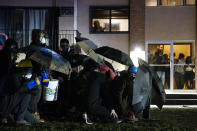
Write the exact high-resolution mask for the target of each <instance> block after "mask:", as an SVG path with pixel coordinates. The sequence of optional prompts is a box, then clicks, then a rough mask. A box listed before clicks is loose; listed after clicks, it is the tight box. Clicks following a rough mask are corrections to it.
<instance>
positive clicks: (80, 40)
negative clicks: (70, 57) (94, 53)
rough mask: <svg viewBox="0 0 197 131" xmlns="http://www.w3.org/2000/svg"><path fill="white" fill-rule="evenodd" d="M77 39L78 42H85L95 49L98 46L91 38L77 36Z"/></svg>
mask: <svg viewBox="0 0 197 131" xmlns="http://www.w3.org/2000/svg"><path fill="white" fill-rule="evenodd" d="M75 39H76V42H84V43H85V44H87V45H88V46H89V47H90V48H91V49H93V50H94V49H96V48H97V45H96V44H95V43H94V42H93V41H91V40H89V39H88V38H84V37H76V38H75Z"/></svg>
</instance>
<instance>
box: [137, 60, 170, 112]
mask: <svg viewBox="0 0 197 131" xmlns="http://www.w3.org/2000/svg"><path fill="white" fill-rule="evenodd" d="M138 62H139V66H141V68H143V69H144V70H148V72H149V73H150V74H151V77H152V99H151V103H152V104H155V105H157V106H158V107H159V108H160V109H161V108H162V106H163V104H164V103H165V100H166V93H165V90H164V86H163V84H162V80H161V79H160V78H159V76H158V75H157V73H156V72H155V71H154V70H153V68H152V67H151V66H149V65H148V63H147V62H145V61H144V60H142V59H140V58H139V59H138Z"/></svg>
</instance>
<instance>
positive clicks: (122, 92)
mask: <svg viewBox="0 0 197 131" xmlns="http://www.w3.org/2000/svg"><path fill="white" fill-rule="evenodd" d="M133 80H134V77H132V76H130V75H129V73H127V72H122V73H121V75H120V76H117V77H115V79H114V80H113V81H112V84H111V88H112V89H111V90H112V94H113V99H114V103H115V104H116V111H117V113H118V114H120V115H121V116H128V114H129V112H132V111H131V110H132V96H133Z"/></svg>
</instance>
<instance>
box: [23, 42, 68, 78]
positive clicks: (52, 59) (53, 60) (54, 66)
mask: <svg viewBox="0 0 197 131" xmlns="http://www.w3.org/2000/svg"><path fill="white" fill-rule="evenodd" d="M27 53H30V56H29V58H30V59H31V60H33V61H35V62H37V63H39V64H41V65H43V66H45V67H46V68H49V69H50V70H54V71H58V72H61V73H64V74H67V75H68V74H70V73H71V71H72V69H71V65H70V63H69V62H68V61H67V60H66V59H64V58H63V57H62V56H61V55H60V54H58V53H56V52H54V51H52V50H50V49H47V48H44V47H41V46H33V45H32V46H29V47H28V52H27Z"/></svg>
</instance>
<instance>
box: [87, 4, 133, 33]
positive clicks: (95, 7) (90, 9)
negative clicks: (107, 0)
mask: <svg viewBox="0 0 197 131" xmlns="http://www.w3.org/2000/svg"><path fill="white" fill-rule="evenodd" d="M92 9H106V10H110V14H109V31H104V32H94V31H93V30H92V19H93V18H94V16H93V15H92ZM115 9H128V11H129V13H128V31H111V20H112V10H115ZM129 32H130V8H129V6H90V7H89V33H90V34H128V33H129Z"/></svg>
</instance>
